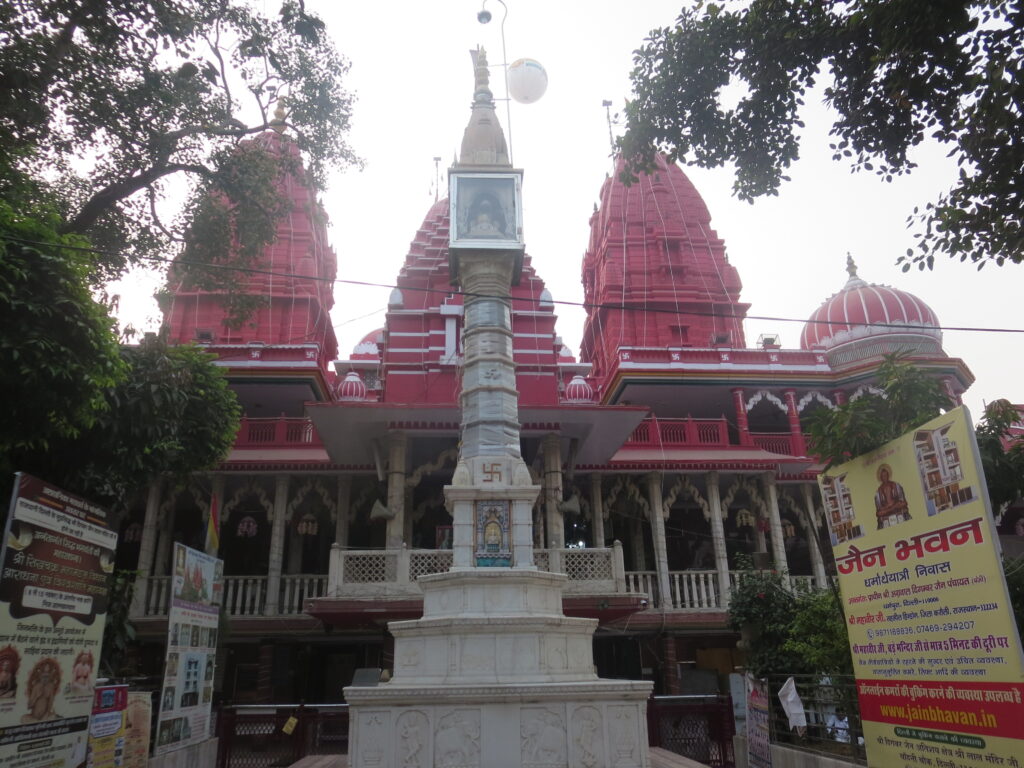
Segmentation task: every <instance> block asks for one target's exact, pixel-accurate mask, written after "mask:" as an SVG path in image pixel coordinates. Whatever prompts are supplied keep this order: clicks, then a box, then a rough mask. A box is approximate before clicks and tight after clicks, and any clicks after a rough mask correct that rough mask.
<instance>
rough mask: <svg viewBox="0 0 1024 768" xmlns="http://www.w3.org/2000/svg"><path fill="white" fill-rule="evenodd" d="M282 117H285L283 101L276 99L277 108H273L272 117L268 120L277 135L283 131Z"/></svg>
mask: <svg viewBox="0 0 1024 768" xmlns="http://www.w3.org/2000/svg"><path fill="white" fill-rule="evenodd" d="M284 117H285V111H284V103H282V102H280V101H278V102H277V109H275V110H274V119H273V120H271V121H270V127H271V128H272V129H273V130H274V131H276V132H277V134H278V135H280V134H282V133H284V129H285V124H284Z"/></svg>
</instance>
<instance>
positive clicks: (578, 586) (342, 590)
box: [327, 542, 626, 597]
mask: <svg viewBox="0 0 1024 768" xmlns="http://www.w3.org/2000/svg"><path fill="white" fill-rule="evenodd" d="M533 559H534V563H536V565H537V567H538V568H540V569H541V570H546V571H552V572H554V573H564V574H565V575H566V576H568V577H569V580H568V582H567V584H566V588H565V591H566V592H567V593H568V594H609V593H614V592H626V581H625V570H624V569H623V566H622V545H621V544H619V543H618V542H615V544H614V545H613V546H612V547H609V548H595V549H591V548H585V549H583V548H581V549H537V550H534V553H533ZM451 564H452V552H451V550H448V549H378V550H361V551H357V550H345V549H342V548H340V547H337V546H335V547H334V548H333V549H332V550H331V567H330V574H331V575H330V582H329V584H328V587H327V594H328V595H330V596H331V597H386V596H418V595H420V594H421V593H420V588H419V586H417V584H416V579H418V578H419V577H420V576H424V575H426V574H430V573H442V572H444V571H447V570H448V569H449V568H450V567H451Z"/></svg>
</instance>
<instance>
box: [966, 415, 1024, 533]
mask: <svg viewBox="0 0 1024 768" xmlns="http://www.w3.org/2000/svg"><path fill="white" fill-rule="evenodd" d="M1020 418H1021V416H1020V413H1019V412H1018V411H1017V409H1016V408H1015V407H1014V406H1013V405H1011V404H1010V403H1009V401H1007V400H996V401H995V402H992V403H989V404H988V406H987V407H986V408H985V415H984V416H983V417H982V419H981V421H979V422H978V425H977V426H976V427H975V429H974V433H975V435H976V436H977V438H978V453H979V454H980V455H981V464H982V467H984V470H985V484H986V485H987V486H988V495H989V498H990V499H991V501H992V511H993V512H996V513H999V512H1001V511H1002V509H1003V508H1004V507H1005V506H1007V505H1009V504H1012V503H1013V502H1015V501H1017V500H1018V499H1020V498H1022V497H1024V442H1022V441H1020V440H1016V441H1013V442H1010V441H1009V440H1008V439H1007V436H1008V435H1009V432H1010V427H1011V426H1013V424H1015V423H1016V422H1018V421H1020Z"/></svg>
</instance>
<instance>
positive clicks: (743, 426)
mask: <svg viewBox="0 0 1024 768" xmlns="http://www.w3.org/2000/svg"><path fill="white" fill-rule="evenodd" d="M732 401H733V405H734V406H735V407H736V429H737V431H738V432H739V436H740V445H746V446H750V445H753V444H754V438H752V437H751V436H750V423H749V422H748V421H747V404H746V401H745V396H744V393H743V390H742V389H740V388H738V387H737V388H736V389H734V390H733V391H732Z"/></svg>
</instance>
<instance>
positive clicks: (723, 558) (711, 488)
mask: <svg viewBox="0 0 1024 768" xmlns="http://www.w3.org/2000/svg"><path fill="white" fill-rule="evenodd" d="M704 482H705V484H706V486H707V493H708V509H709V511H710V513H711V543H712V544H713V545H714V548H715V572H716V574H717V576H718V594H719V600H718V604H719V607H721V608H728V607H729V588H730V586H729V552H728V550H727V549H726V546H725V523H724V521H723V519H722V495H721V492H720V491H719V487H718V473H717V472H708V473H707V474H706V475H705V476H704Z"/></svg>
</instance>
